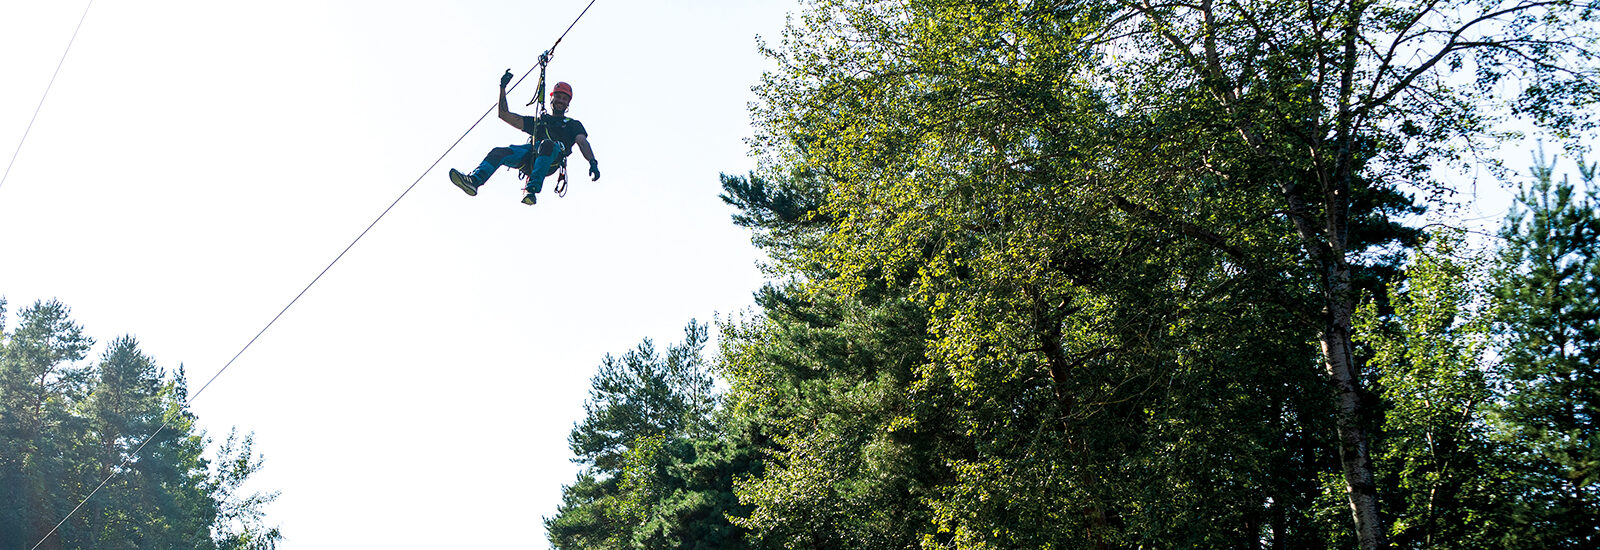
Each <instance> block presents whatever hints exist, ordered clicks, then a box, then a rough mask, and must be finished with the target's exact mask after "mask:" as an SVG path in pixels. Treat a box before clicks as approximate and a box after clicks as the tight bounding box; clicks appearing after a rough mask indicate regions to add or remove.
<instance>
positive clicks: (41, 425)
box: [0, 300, 282, 550]
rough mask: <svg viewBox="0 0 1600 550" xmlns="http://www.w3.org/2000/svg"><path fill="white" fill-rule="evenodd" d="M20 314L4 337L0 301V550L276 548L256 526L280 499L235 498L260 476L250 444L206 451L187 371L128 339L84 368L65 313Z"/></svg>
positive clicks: (240, 440)
mask: <svg viewBox="0 0 1600 550" xmlns="http://www.w3.org/2000/svg"><path fill="white" fill-rule="evenodd" d="M18 317H19V318H18V319H17V323H16V326H15V327H9V326H6V324H5V322H4V321H5V319H6V316H5V302H4V301H3V300H0V328H4V329H6V330H4V332H3V333H0V549H4V550H13V549H22V550H26V549H30V548H35V545H38V546H37V547H38V548H43V549H61V548H85V549H116V548H128V549H133V548H194V549H260V548H271V547H273V546H275V545H276V543H277V542H278V541H279V540H281V538H282V535H281V534H280V533H279V531H278V530H277V529H276V528H270V527H267V526H265V525H264V524H263V522H262V521H263V510H262V507H263V506H265V505H266V504H267V503H270V502H271V501H272V500H273V499H274V498H276V494H260V493H245V492H243V491H242V489H241V485H242V484H243V483H244V481H245V480H246V478H248V477H249V476H250V475H251V473H253V472H255V471H256V470H258V469H259V468H260V467H261V459H260V457H259V456H257V455H256V454H255V453H254V451H253V450H252V448H251V447H252V441H251V437H250V436H249V435H244V436H240V435H238V434H237V433H230V434H229V435H228V437H227V439H226V440H224V441H223V442H222V443H221V444H220V445H219V446H217V448H216V449H215V450H214V452H213V453H210V454H208V448H209V447H211V443H212V442H211V441H210V439H209V438H207V437H206V435H205V433H204V432H201V431H198V430H197V429H196V428H195V417H194V415H193V414H192V413H190V412H189V410H188V409H187V407H186V406H185V402H186V401H187V393H186V392H187V389H186V386H185V383H184V376H183V371H182V369H181V368H180V369H179V370H178V372H176V373H169V372H167V371H166V370H165V369H162V368H161V367H159V366H157V365H156V363H155V361H154V360H153V359H151V358H150V357H148V356H146V355H144V354H143V353H141V352H140V351H139V346H138V342H137V341H135V340H134V339H133V338H132V337H126V336H125V337H122V338H117V339H115V340H112V341H111V342H110V343H109V344H108V345H107V346H106V349H105V351H104V352H103V353H102V354H101V356H100V359H99V360H98V361H96V362H93V363H88V364H84V363H82V362H81V361H82V360H84V359H85V358H86V357H87V355H88V353H89V351H90V349H91V347H93V345H94V341H93V340H92V339H91V338H90V337H88V336H86V335H85V334H84V332H83V329H82V328H81V327H80V326H78V324H77V323H76V322H73V321H72V320H71V319H70V317H69V316H68V310H67V308H66V307H65V306H63V305H62V304H60V303H59V302H54V301H50V302H40V303H36V304H34V305H33V306H31V307H28V308H26V309H23V310H22V311H21V314H20V315H19V316H18ZM163 426H165V428H162V427H163ZM102 481H107V482H106V483H105V485H104V486H103V487H99V492H98V493H95V494H94V496H93V497H92V498H88V497H89V495H90V493H91V492H94V490H95V489H96V487H97V486H100V484H101V482H102ZM86 498H87V500H85V499H86ZM80 503H82V508H80V509H77V511H76V513H73V514H72V515H71V518H70V519H67V520H66V521H65V522H64V523H60V522H61V521H62V520H63V519H66V518H67V516H68V513H69V512H72V511H73V510H74V508H76V507H77V506H78V505H79V504H80ZM58 523H60V526H59V529H56V530H55V533H54V534H52V535H50V536H48V537H46V534H47V533H50V532H51V530H52V529H53V528H55V527H56V526H57V524H58Z"/></svg>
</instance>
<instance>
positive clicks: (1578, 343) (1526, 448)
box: [1494, 151, 1600, 548]
mask: <svg viewBox="0 0 1600 550" xmlns="http://www.w3.org/2000/svg"><path fill="white" fill-rule="evenodd" d="M1578 164H1579V167H1580V170H1579V172H1580V175H1581V177H1582V179H1583V182H1584V187H1585V188H1586V189H1587V190H1586V191H1585V190H1584V189H1580V188H1578V187H1577V186H1575V185H1573V184H1572V183H1570V182H1569V181H1568V180H1567V178H1565V177H1563V178H1562V179H1560V180H1559V181H1557V180H1556V179H1555V178H1554V167H1553V164H1552V163H1551V162H1549V161H1547V160H1546V159H1545V158H1544V155H1543V152H1542V151H1541V152H1540V153H1539V156H1537V157H1535V163H1534V168H1533V176H1534V178H1533V182H1532V183H1531V185H1529V186H1528V187H1527V188H1525V189H1524V190H1523V191H1522V193H1521V194H1520V195H1519V196H1518V199H1517V206H1516V208H1514V209H1513V211H1512V214H1511V216H1510V217H1509V218H1508V219H1507V221H1506V225H1505V227H1504V229H1502V230H1501V233H1500V234H1501V236H1502V237H1503V238H1504V239H1505V243H1504V246H1503V247H1502V249H1501V257H1500V260H1499V264H1498V267H1497V269H1496V271H1495V275H1494V279H1495V284H1496V295H1495V299H1496V306H1497V311H1496V313H1497V316H1496V329H1497V333H1498V335H1499V336H1500V337H1501V339H1502V342H1503V345H1502V346H1501V348H1500V350H1499V351H1500V354H1501V356H1502V358H1503V359H1502V363H1501V366H1500V368H1499V369H1498V371H1497V373H1496V374H1497V375H1498V377H1499V380H1500V382H1501V384H1503V388H1502V391H1503V394H1504V396H1503V399H1504V403H1503V405H1502V406H1501V408H1500V411H1499V421H1500V423H1501V426H1502V427H1503V429H1504V430H1505V433H1506V438H1507V439H1508V442H1509V444H1510V445H1512V446H1513V447H1514V448H1516V449H1518V450H1520V452H1521V453H1522V462H1523V463H1524V464H1525V465H1527V467H1528V471H1527V472H1526V473H1525V476H1526V477H1524V480H1525V482H1526V483H1525V485H1524V486H1523V488H1524V489H1525V493H1524V494H1523V499H1524V506H1525V508H1526V509H1525V511H1524V520H1525V521H1527V522H1529V523H1530V524H1531V527H1532V528H1531V529H1530V530H1529V532H1531V533H1535V534H1537V535H1538V537H1539V540H1537V541H1529V542H1530V543H1534V544H1537V545H1538V546H1540V547H1545V548H1594V547H1595V546H1596V545H1600V417H1597V414H1600V210H1597V208H1600V200H1597V198H1596V193H1597V192H1600V188H1597V187H1596V185H1595V165H1592V164H1587V165H1586V164H1584V163H1583V161H1582V159H1581V157H1580V158H1579V162H1578Z"/></svg>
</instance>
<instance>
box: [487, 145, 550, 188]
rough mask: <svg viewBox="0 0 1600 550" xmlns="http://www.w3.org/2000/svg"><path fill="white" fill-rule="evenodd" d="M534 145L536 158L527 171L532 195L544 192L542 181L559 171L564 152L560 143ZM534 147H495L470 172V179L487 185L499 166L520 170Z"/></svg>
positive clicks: (532, 152)
mask: <svg viewBox="0 0 1600 550" xmlns="http://www.w3.org/2000/svg"><path fill="white" fill-rule="evenodd" d="M536 145H537V146H538V147H539V150H538V156H535V157H534V158H533V165H532V166H531V167H530V168H529V170H528V174H529V178H528V190H530V191H533V192H534V193H538V192H539V191H542V190H544V179H545V178H547V177H549V176H550V174H554V173H556V171H557V170H559V169H561V163H560V162H559V161H560V159H561V158H562V156H563V155H562V152H563V151H564V150H565V147H564V146H562V144H561V142H559V141H554V140H542V141H540V142H539V143H537V144H536ZM534 146H535V145H511V146H507V147H495V148H494V149H491V150H489V154H488V155H485V156H484V157H483V162H481V163H478V169H476V170H473V171H472V177H473V178H475V179H477V180H478V184H479V185H482V184H484V183H487V182H488V181H489V176H492V175H494V172H495V170H497V169H499V168H500V167H501V166H507V167H511V168H520V167H521V166H522V163H523V162H525V161H527V160H528V155H530V154H534V153H535V151H534Z"/></svg>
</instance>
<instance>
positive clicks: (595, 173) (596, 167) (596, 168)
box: [589, 160, 600, 181]
mask: <svg viewBox="0 0 1600 550" xmlns="http://www.w3.org/2000/svg"><path fill="white" fill-rule="evenodd" d="M598 179H600V161H598V160H591V161H589V181H595V180H598Z"/></svg>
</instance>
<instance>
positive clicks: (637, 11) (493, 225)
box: [0, 0, 796, 549]
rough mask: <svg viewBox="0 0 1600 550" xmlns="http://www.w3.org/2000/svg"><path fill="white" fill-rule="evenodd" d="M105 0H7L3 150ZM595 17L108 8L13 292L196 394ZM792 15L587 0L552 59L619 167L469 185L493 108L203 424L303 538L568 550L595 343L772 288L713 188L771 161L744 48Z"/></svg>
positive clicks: (517, 100) (435, 10)
mask: <svg viewBox="0 0 1600 550" xmlns="http://www.w3.org/2000/svg"><path fill="white" fill-rule="evenodd" d="M86 4H87V2H86V1H80V0H61V1H51V2H37V1H24V0H3V1H0V151H3V154H4V156H3V157H0V162H4V161H9V160H10V156H11V153H12V152H13V151H15V150H16V146H17V143H18V141H19V140H21V139H22V134H23V130H24V129H25V128H26V127H27V125H28V120H29V117H30V116H32V114H33V111H34V108H35V107H36V106H37V105H38V102H39V98H40V96H41V94H42V93H43V92H44V90H45V86H46V84H47V83H48V82H49V80H50V75H51V73H52V71H54V70H55V67H56V63H57V61H59V60H60V58H61V54H62V51H63V50H64V49H65V48H66V46H67V41H68V39H69V38H70V37H71V35H72V31H73V28H74V26H75V25H77V23H78V20H79V16H80V15H81V14H82V13H83V10H84V7H85V5H86ZM585 4H587V1H586V0H561V1H553V0H542V1H520V2H519V1H511V0H498V1H496V0H473V1H451V2H443V1H436V2H421V1H397V0H383V1H378V0H341V1H336V2H327V1H323V0H279V1H275V2H214V1H203V0H148V1H140V2H129V1H125V0H98V1H96V2H95V3H94V5H93V7H92V8H91V9H90V11H89V14H88V18H87V20H86V22H85V23H84V24H83V28H82V31H81V32H80V33H79V35H78V39H77V42H76V43H75V44H74V45H73V46H72V50H71V53H70V55H69V56H68V58H67V60H66V64H65V66H64V68H63V69H62V70H61V73H60V76H59V77H58V78H57V80H56V82H55V85H54V88H53V89H52V90H51V91H50V94H49V98H48V100H47V101H46V103H45V105H44V108H43V111H42V112H41V113H40V114H39V117H38V121H37V122H36V123H35V124H34V126H33V129H32V132H31V133H30V134H29V135H28V137H27V141H26V143H25V145H24V146H23V148H22V151H21V154H20V156H19V157H18V159H17V162H16V165H15V168H13V170H12V173H11V175H10V178H9V179H8V180H7V181H6V182H5V183H4V185H3V186H0V295H3V296H4V297H5V298H7V299H8V300H9V301H10V308H9V309H10V310H11V311H13V312H15V311H17V310H20V309H21V308H23V307H26V306H28V305H29V304H31V303H33V302H34V301H35V300H38V299H49V298H57V299H60V300H61V301H63V302H64V303H66V304H67V305H69V306H71V307H72V308H73V315H74V317H75V318H76V319H77V320H78V321H79V322H80V323H81V324H82V325H84V327H85V328H86V329H87V331H88V332H89V333H90V334H92V335H94V336H95V337H96V338H97V339H98V340H99V341H100V342H102V343H103V342H106V341H109V340H110V339H112V338H114V337H116V336H119V335H123V334H133V335H135V336H137V337H138V339H139V340H140V342H141V344H142V347H143V349H144V350H145V351H146V352H147V353H148V354H150V355H152V356H154V357H155V358H156V359H157V360H158V361H159V362H160V364H162V365H163V366H165V367H167V368H169V369H176V368H177V367H178V366H179V365H180V364H181V365H183V366H184V367H185V368H186V369H187V371H188V375H189V380H190V381H191V389H192V390H193V389H198V388H199V386H200V384H202V383H204V381H205V380H206V379H208V378H210V377H211V376H212V375H213V374H215V373H216V372H217V371H218V369H220V368H221V367H222V366H223V364H225V363H226V362H227V361H228V359H229V358H230V357H232V356H233V354H234V353H235V352H237V351H238V350H239V349H240V348H241V347H242V346H243V345H244V344H245V343H246V342H247V341H248V340H249V339H250V338H251V337H252V336H253V335H255V333H256V332H257V331H258V330H260V329H261V327H262V326H264V325H265V324H266V322H267V321H268V320H269V319H271V318H272V316H273V315H275V314H277V313H278V311H279V309H281V308H282V307H283V306H284V305H285V304H286V303H288V301H289V300H290V299H292V298H293V297H294V296H295V294H296V293H298V292H299V291H300V290H301V288H303V287H304V286H305V285H306V283H308V282H310V280H311V279H312V277H314V276H316V274H317V273H318V272H319V271H320V270H321V269H322V268H323V267H324V266H326V265H327V264H328V262H329V261H331V260H332V259H333V258H334V257H335V256H336V255H338V253H339V252H340V251H341V250H343V248H344V247H345V246H346V245H347V244H349V243H350V241H351V240H352V239H353V238H354V237H355V236H356V235H357V234H358V233H360V232H361V230H362V229H364V228H365V227H366V226H367V224H369V223H370V222H371V221H372V220H373V219H374V218H375V217H376V216H377V215H378V214H379V213H380V212H382V211H383V209H384V208H385V207H387V206H388V205H389V204H390V202H391V201H393V200H394V199H395V197H397V196H398V195H399V194H400V193H401V192H402V191H403V190H405V189H406V187H407V186H409V185H410V184H411V182H412V181H414V180H415V179H416V178H417V177H418V176H419V175H420V174H421V173H422V171H423V170H424V169H426V168H427V167H428V165H429V164H430V163H432V162H433V160H434V159H435V158H437V157H438V156H439V155H440V154H442V153H443V152H444V151H445V149H446V148H447V147H449V146H450V144H451V142H452V141H454V140H455V139H456V138H457V137H458V136H460V135H461V133H462V132H464V131H466V129H467V127H468V126H470V125H471V124H472V122H473V121H474V120H476V119H477V117H478V116H479V115H481V114H483V112H484V111H485V110H486V109H488V108H489V107H490V106H492V105H493V102H494V98H495V88H496V85H497V80H498V79H499V77H500V74H501V73H502V72H503V71H505V70H506V69H507V68H511V69H512V70H513V71H514V72H516V73H517V74H518V75H521V74H522V73H523V72H524V71H526V70H528V68H529V67H530V66H532V64H533V63H534V62H535V59H536V56H537V54H538V53H539V52H540V51H542V50H543V49H545V48H547V47H549V46H550V44H551V43H552V42H554V41H555V39H556V37H557V36H559V35H560V33H561V32H562V31H563V30H564V29H566V27H567V25H568V24H570V23H571V22H572V20H573V18H574V17H577V15H578V13H579V12H580V11H581V10H582V9H583V7H584V5H585ZM795 8H796V2H795V1H793V0H693V1H689V0H598V1H597V2H596V3H595V4H594V7H593V8H592V9H591V10H590V11H589V13H588V14H587V15H586V16H584V18H583V19H582V21H580V22H579V23H578V25H577V26H576V27H575V28H573V29H572V32H571V34H569V35H568V36H567V38H566V40H565V41H563V42H562V44H561V46H560V47H559V48H558V50H557V51H556V57H555V61H554V62H553V64H552V65H551V67H550V73H549V75H550V77H551V79H552V80H565V81H567V82H570V83H572V85H573V88H574V92H575V94H574V98H573V103H572V108H571V110H570V114H571V116H572V117H574V118H577V119H579V120H582V121H583V122H584V124H585V125H586V126H587V127H588V129H589V132H590V139H591V141H592V142H593V144H594V150H595V155H596V157H598V158H599V160H600V169H601V171H602V172H603V174H604V177H603V178H602V179H601V180H600V181H599V182H592V183H591V182H589V181H588V180H587V178H586V177H584V178H582V179H581V180H579V181H575V182H574V183H573V184H572V189H571V191H570V193H569V194H568V195H567V196H566V198H560V199H558V198H555V197H554V196H553V195H552V194H551V193H550V192H549V189H550V188H551V186H553V184H554V178H552V179H551V180H550V182H549V183H548V184H547V185H546V193H545V194H544V195H542V196H541V202H540V204H539V205H537V206H531V207H530V206H525V205H522V204H520V203H519V202H518V200H519V199H520V198H521V194H520V191H518V187H519V182H518V181H516V178H515V176H513V175H512V174H511V173H510V172H507V171H502V172H500V173H499V174H497V176H496V177H495V179H494V180H491V181H490V183H489V185H488V186H487V187H485V188H484V189H483V191H482V192H481V193H480V194H479V195H478V196H477V197H467V196H466V195H465V194H463V193H461V191H459V190H458V189H456V188H455V187H454V186H452V185H450V183H449V182H448V180H447V178H446V176H445V172H446V171H447V170H448V169H449V168H451V167H456V168H461V169H464V170H465V169H470V168H471V167H472V166H474V165H476V164H477V162H478V160H479V159H481V158H482V156H483V154H484V153H486V152H487V151H488V150H489V149H490V148H492V147H495V146H500V145H506V144H511V143H519V142H522V141H523V140H524V139H525V136H524V135H523V134H522V133H520V132H518V131H517V130H515V129H513V128H511V127H510V126H507V125H506V124H504V123H503V122H500V121H499V120H498V119H496V118H495V117H494V116H493V115H492V114H491V115H490V116H489V118H487V119H486V120H485V121H484V122H483V123H482V124H481V125H480V126H479V127H478V128H477V129H476V130H475V131H473V133H472V134H471V135H469V136H468V137H467V138H466V140H465V141H463V142H462V144H461V145H460V146H459V147H457V148H456V149H455V150H454V151H453V152H452V153H450V155H449V156H448V157H447V158H446V159H445V161H444V162H443V163H442V164H441V165H440V166H439V167H438V168H437V169H435V170H434V171H433V172H432V173H429V174H428V175H427V177H426V178H425V179H424V181H423V182H422V184H420V185H419V186H418V187H417V188H416V189H415V190H414V191H413V192H412V193H411V194H410V195H409V196H407V197H406V199H405V200H404V201H402V202H401V203H400V204H399V205H398V206H397V207H396V208H395V209H394V211H392V212H391V213H390V214H389V215H388V216H387V217H386V218H384V220H383V221H382V222H381V223H379V224H378V226H377V227H376V228H374V229H373V230H372V232H371V233H369V234H368V235H367V236H366V237H365V238H364V239H362V241H361V242H360V243H359V244H358V245H357V246H356V247H355V248H354V249H353V250H352V251H351V252H350V253H349V254H348V255H346V256H345V257H344V259H342V260H341V261H340V262H339V263H338V264H337V265H336V266H334V268H333V269H332V270H331V271H330V272H329V273H328V274H327V275H326V276H325V277H324V278H323V279H322V280H321V282H319V283H318V284H317V285H316V286H315V287H313V288H312V289H311V291H310V292H309V293H307V294H306V295H305V297H304V298H302V299H301V300H300V302H299V303H298V304H297V305H296V306H295V307H294V308H293V309H291V310H290V311H289V313H288V314H286V315H285V316H284V317H283V318H282V319H281V320H279V321H278V323H277V325H276V326H274V327H273V328H272V329H271V330H270V331H268V332H267V334H266V335H265V336H264V337H262V338H261V340H260V341H258V342H257V343H256V344H255V345H254V346H253V347H251V348H250V350H249V351H248V352H247V353H246V354H245V355H244V356H243V357H241V358H240V359H239V360H238V362H236V363H234V364H233V366H232V367H230V368H229V369H228V370H227V372H226V373H225V374H224V375H223V376H222V377H221V378H219V379H218V380H217V382H216V383H215V384H214V385H212V386H211V388H210V389H207V390H206V392H205V393H204V394H202V395H201V396H200V397H199V398H198V399H197V400H196V402H195V403H194V410H195V412H196V413H197V414H198V415H199V417H200V419H201V421H202V425H203V426H204V427H205V428H206V429H208V430H209V431H210V433H211V434H212V435H213V436H216V437H221V436H225V435H226V433H227V431H228V429H229V427H230V426H237V427H239V428H240V429H241V430H245V431H254V432H255V434H256V444H257V450H258V451H260V452H262V453H264V454H265V455H266V458H267V461H266V469H265V470H264V471H262V472H261V473H260V474H258V475H257V478H256V483H255V485H254V486H255V487H256V488H258V489H262V490H281V491H282V492H283V496H282V497H281V498H280V500H279V501H278V503H277V504H276V505H274V506H273V507H272V508H271V509H270V520H271V521H273V522H275V523H278V524H280V525H281V526H282V527H283V528H284V531H285V533H286V535H287V537H288V540H287V544H286V546H285V547H286V548H289V549H303V548H442V547H458V548H484V547H494V548H507V547H512V548H545V547H547V546H548V544H547V543H546V542H545V536H544V529H543V526H542V524H541V519H542V518H543V517H545V516H549V515H552V514H554V512H555V509H556V504H557V503H558V502H559V501H560V489H561V486H562V484H564V483H569V482H571V481H572V479H573V476H574V474H575V472H576V466H575V465H574V464H572V463H571V462H570V461H569V459H570V458H571V453H570V451H569V450H568V448H567V443H566V437H567V434H568V432H569V431H570V430H571V429H572V426H573V423H574V422H576V421H578V420H579V419H580V418H581V417H582V415H583V408H582V403H583V401H584V399H585V398H586V397H587V392H588V382H589V378H590V376H592V375H593V373H594V371H595V367H596V366H597V365H598V364H599V363H600V360H601V358H602V356H604V355H605V354H606V353H621V352H624V351H626V350H628V349H630V348H631V347H633V346H634V345H635V344H637V343H638V342H639V341H640V339H642V338H645V337H650V338H653V339H655V340H656V341H657V342H660V343H663V344H664V343H666V342H671V341H676V340H677V339H679V338H680V337H681V335H682V333H681V329H682V327H683V325H684V323H685V322H687V321H688V320H689V319H690V318H698V319H700V320H702V321H709V320H711V319H712V317H713V316H714V315H717V314H719V313H720V314H723V315H728V314H733V313H737V312H738V311H740V310H743V309H744V308H747V307H749V306H750V304H751V292H752V291H753V290H755V289H756V288H757V287H759V286H760V284H761V281H762V277H761V274H760V272H759V270H758V267H757V262H758V261H759V259H760V256H759V254H758V252H757V251H756V250H755V249H754V248H753V247H752V246H751V245H750V244H749V235H748V234H747V233H746V232H745V231H744V230H743V229H740V228H737V227H735V226H733V225H732V224H731V223H730V222H729V220H728V215H729V214H730V213H731V210H730V209H729V208H728V207H727V206H725V205H723V204H722V202H721V201H720V200H719V199H718V198H717V195H718V193H719V191H720V185H719V182H718V178H717V174H718V173H719V172H728V173H736V174H737V173H743V172H744V171H746V170H748V169H750V168H752V167H753V166H754V161H753V160H752V159H751V158H750V157H749V155H748V149H747V147H746V146H745V144H744V143H743V141H742V138H744V137H746V136H748V135H750V133H751V131H750V127H749V117H748V114H747V110H746V105H747V104H748V103H749V102H750V101H752V100H753V99H754V95H753V94H752V93H751V92H750V87H751V86H752V85H754V84H755V83H757V82H758V80H759V78H760V74H761V72H762V71H763V70H765V69H767V68H768V67H769V66H770V65H769V63H768V61H767V60H765V59H764V58H762V57H761V56H760V55H759V53H758V52H757V45H756V39H755V37H756V35H758V34H759V35H761V36H763V37H767V38H770V39H776V38H778V36H779V35H780V31H781V29H782V26H783V24H784V18H785V15H786V14H787V13H789V12H791V11H793V10H794V9H795ZM533 86H534V82H533V78H532V77H530V78H529V80H528V81H526V82H524V83H523V84H522V86H521V87H520V88H518V89H517V90H516V91H514V92H513V95H512V110H513V111H518V112H523V113H531V112H532V108H524V107H522V104H523V103H526V102H527V101H528V99H529V98H530V97H531V94H532V91H533ZM584 171H585V169H584V167H583V166H582V163H581V161H579V162H578V163H576V164H575V174H580V175H581V174H583V173H584ZM13 319H14V317H13ZM97 351H98V350H97ZM91 359H93V358H91Z"/></svg>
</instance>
